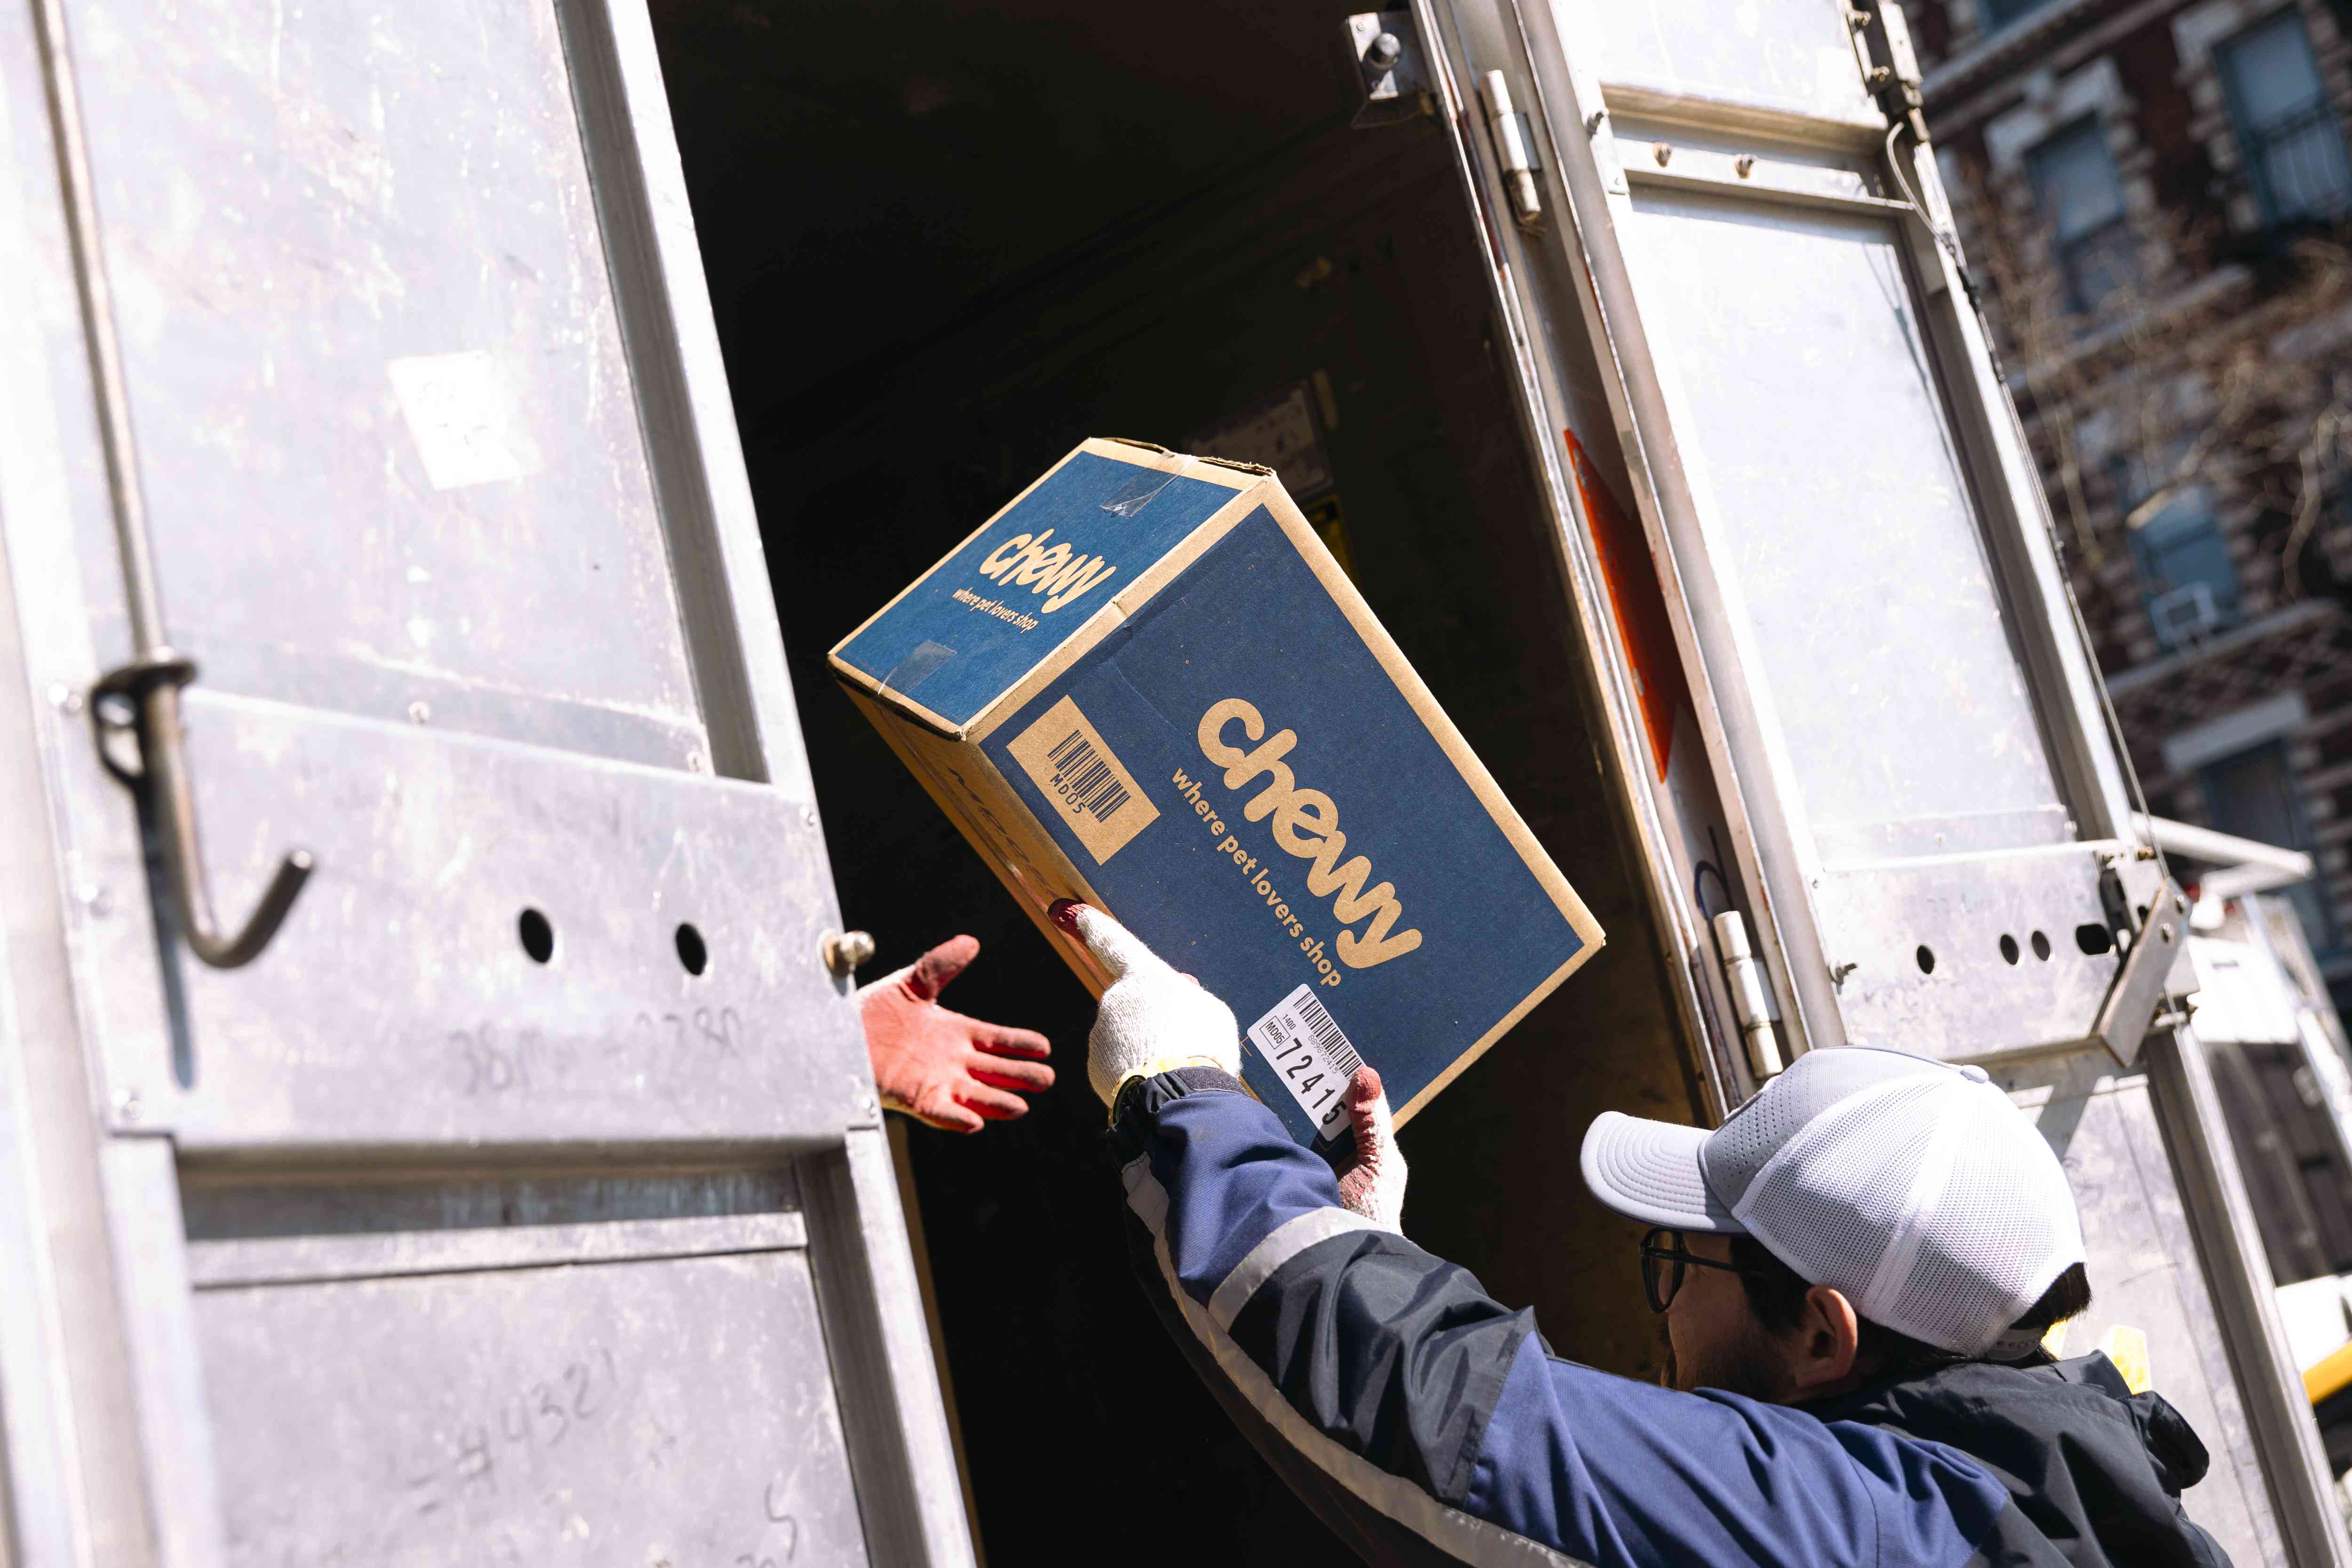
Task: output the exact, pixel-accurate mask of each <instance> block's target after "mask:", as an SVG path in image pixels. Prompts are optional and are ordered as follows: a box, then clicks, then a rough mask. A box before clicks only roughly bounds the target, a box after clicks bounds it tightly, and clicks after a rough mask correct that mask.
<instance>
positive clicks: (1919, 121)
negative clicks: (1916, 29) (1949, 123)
mask: <svg viewBox="0 0 2352 1568" xmlns="http://www.w3.org/2000/svg"><path fill="white" fill-rule="evenodd" d="M1846 25H1847V26H1850V27H1852V28H1853V35H1854V38H1853V41H1854V53H1855V55H1856V57H1857V58H1859V59H1860V61H1861V64H1862V81H1863V85H1864V87H1866V88H1868V89H1870V95H1871V96H1872V97H1873V98H1874V99H1876V100H1878V110H1879V112H1880V113H1882V114H1884V115H1885V116H1886V118H1887V119H1888V120H1889V121H1903V122H1904V123H1905V124H1906V126H1907V127H1908V128H1909V129H1910V132H1911V135H1912V138H1913V139H1914V140H1915V141H1917V142H1920V143H1922V144H1923V145H1924V144H1925V143H1926V142H1927V115H1926V113H1925V112H1924V107H1925V105H1926V102H1927V100H1926V98H1925V96H1924V95H1923V94H1922V92H1921V90H1920V81H1921V78H1920V74H1919V57H1918V55H1917V53H1916V51H1914V50H1913V48H1912V47H1911V27H1910V24H1909V23H1907V22H1906V21H1905V20H1904V18H1903V7H1902V5H1899V4H1898V3H1897V0H1864V8H1862V9H1860V10H1853V11H1848V12H1847V13H1846Z"/></svg>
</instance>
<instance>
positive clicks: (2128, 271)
mask: <svg viewBox="0 0 2352 1568" xmlns="http://www.w3.org/2000/svg"><path fill="white" fill-rule="evenodd" d="M2025 166H2026V172H2027V174H2028V175H2029V176H2030V177H2031V178H2032V182H2033V198H2034V200H2035V202H2037V203H2038V204H2039V205H2040V206H2041V209H2042V222H2043V223H2045V224H2047V225H2048V226H2049V228H2050V234H2051V258H2052V259H2053V261H2055V262H2056V263H2057V265H2058V270H2059V274H2060V276H2061V277H2062V278H2063V279H2064V280H2065V289H2066V306H2067V308H2068V309H2069V310H2097V309H2098V308H2099V306H2100V305H2101V304H2102V303H2103V302H2104V301H2105V300H2106V299H2107V297H2108V296H2109V295H2111V294H2113V293H2114V292H2116V290H2117V289H2123V288H2126V287H2128V286H2129V285H2131V284H2134V283H2137V281H2138V280H2139V268H2138V266H2137V261H2136V259H2135V258H2134V255H2133V240H2132V230H2131V219H2130V218H2129V217H2128V216H2126V214H2125V212H2124V184H2123V180H2122V179H2121V177H2120V176H2118V175H2117V174H2116V160H2115V155H2114V154H2113V153H2109V152H2108V151H2107V137H2106V132H2105V131H2104V130H2102V129H2101V128H2100V126H2099V122H2098V121H2097V120H2096V119H2095V118H2093V119H2090V120H2084V121H2077V122H2075V123H2074V124H2073V125H2071V126H2069V127H2067V128H2066V129H2065V130H2063V131H2061V132H2058V133H2057V134H2056V135H2054V136H2053V137H2051V138H2050V139H2049V140H2048V141H2046V142H2042V145H2040V146H2039V147H2036V148H2034V149H2033V151H2032V152H2031V153H2027V154H2026V155H2025Z"/></svg>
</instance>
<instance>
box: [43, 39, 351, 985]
mask: <svg viewBox="0 0 2352 1568" xmlns="http://www.w3.org/2000/svg"><path fill="white" fill-rule="evenodd" d="M34 10H35V12H36V13H37V16H36V23H37V31H38V34H39V37H40V47H41V65H42V76H43V80H44V83H45V85H46V86H47V89H48V100H49V101H48V109H49V123H50V134H51V136H52V138H53V139H54V141H55V143H56V146H57V159H58V183H59V184H61V185H62V186H63V187H64V194H65V198H66V200H65V210H66V230H67V237H68V241H69V242H70V245H71V247H72V254H73V263H74V287H75V292H76V293H77V294H78V295H79V297H80V304H81V316H82V336H83V339H84V341H85V342H86V343H87V344H88V346H89V371H90V380H91V382H92V384H94V386H95V388H96V392H97V397H96V401H97V404H98V410H97V412H98V432H99V444H100V448H101V449H102V451H103V454H104V458H105V465H106V488H107V495H108V500H110V502H111V503H112V504H111V510H112V511H113V513H114V545H115V552H116V553H117V554H118V555H120V556H121V560H122V588H123V597H124V598H125V599H126V600H127V601H128V602H129V608H130V618H131V647H132V652H131V662H130V663H128V664H126V665H124V666H123V667H122V668H120V669H117V670H114V671H113V672H111V673H110V674H109V675H108V676H106V677H105V678H104V679H101V680H100V681H99V683H98V684H97V686H96V687H94V688H93V689H91V691H90V701H89V711H90V721H91V723H92V725H93V726H94V727H95V728H96V730H97V741H98V754H99V760H100V761H101V762H103V763H105V764H106V768H107V771H108V772H109V773H112V774H113V775H114V776H115V777H116V778H118V779H120V780H121V781H122V783H123V784H127V785H129V786H130V787H131V788H132V789H133V790H138V791H143V792H144V793H145V795H146V799H147V804H148V807H149V809H150V810H152V812H153V813H154V814H155V819H156V824H157V826H158V828H159V829H160V831H161V835H162V837H163V870H164V879H165V880H166V881H167V882H168V883H169V884H170V889H169V891H170V895H171V901H172V909H173V913H174V914H175V915H177V917H178V920H179V926H180V936H181V939H182V940H183V941H184V942H186V943H187V944H188V951H189V952H193V953H194V954H195V955H196V956H197V957H198V958H199V959H201V960H203V961H204V962H205V963H208V964H210V965H212V967H214V968H215V969H235V968H236V967H238V966H239V965H240V964H246V963H252V962H253V960H254V959H255V958H256V957H257V956H259V954H260V952H261V950H262V949H263V948H265V947H268V945H269V939H270V938H272V937H274V936H276V935H277V934H278V926H279V925H280V924H282V923H283V922H284V921H285V919H286V912H287V911H288V910H290V909H292V908H293V907H294V899H295V896H296V895H297V894H299V892H301V890H302V884H303V883H304V882H305V881H307V880H309V879H310V868H311V860H310V852H309V851H308V850H304V849H297V850H294V851H292V852H291V853H290V854H289V855H287V856H286V858H284V859H282V860H280V861H279V862H278V870H277V872H276V873H275V874H274V875H273V876H272V877H271V878H270V879H269V886H268V889H265V890H264V891H263V893H262V895H261V901H260V902H259V903H258V904H257V905H256V906H255V907H254V910H253V913H252V915H251V917H250V918H248V919H247V921H246V922H245V924H244V925H243V926H241V927H239V928H238V929H237V930H236V931H233V932H224V931H222V930H221V929H220V927H219V925H218V924H217V923H216V922H215V920H214V917H213V897H212V887H211V884H210V882H209V881H208V880H207V879H206V878H205V856H204V845H203V843H202V842H201V841H200V840H199V838H198V837H197V836H196V801H195V790H194V783H193V781H192V780H191V778H190V776H189V772H188V752H187V742H186V736H185V734H184V731H183V729H182V727H181V723H180V688H182V687H184V686H185V685H186V684H187V683H188V682H190V681H191V680H194V679H195V678H196V666H195V661H194V660H193V659H190V658H185V657H184V656H182V655H181V654H179V653H177V652H175V651H174V650H173V648H172V647H171V646H170V645H169V644H168V643H166V642H165V641H164V638H163V592H162V590H161V588H160V587H159V586H158V584H157V581H156V574H155V543H154V541H153V539H152V537H151V536H150V535H149V533H148V531H147V502H146V498H145V497H144V496H143V495H142V493H141V491H140V487H139V458H138V452H137V449H136V447H133V445H132V443H131V398H130V394H129V392H128V390H127V389H126V387H125V384H124V381H123V374H122V353H121V348H120V346H119V345H118V344H117V343H116V342H115V337H114V311H113V308H112V305H111V304H110V300H109V297H108V291H107V282H106V267H105V261H104V258H103V257H102V256H101V254H100V249H99V243H98V199H97V195H96V191H95V187H94V185H93V184H92V183H91V179H90V172H89V148H88V146H87V145H86V144H85V142H83V140H82V125H81V108H80V105H79V101H78V100H77V99H76V98H75V95H74V77H73V64H72V61H71V59H70V58H68V55H67V52H66V23H65V11H64V7H63V5H61V4H60V0H40V3H39V4H38V5H36V6H35V7H34ZM126 743H127V745H128V746H129V747H130V748H131V749H134V750H135V752H136V761H135V763H134V762H133V761H131V759H130V758H129V757H127V756H125V755H124V754H122V750H121V748H123V747H125V745H126Z"/></svg>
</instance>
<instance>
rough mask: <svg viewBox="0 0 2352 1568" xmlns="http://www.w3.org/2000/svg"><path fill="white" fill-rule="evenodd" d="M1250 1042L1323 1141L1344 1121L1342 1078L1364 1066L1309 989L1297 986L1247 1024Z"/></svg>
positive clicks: (1345, 1103) (1344, 1081)
mask: <svg viewBox="0 0 2352 1568" xmlns="http://www.w3.org/2000/svg"><path fill="white" fill-rule="evenodd" d="M1249 1037H1250V1044H1252V1045H1254V1046H1255V1047H1257V1054H1258V1055H1260V1056H1262V1057H1264V1058H1265V1060H1266V1065H1267V1066H1269V1067H1271V1068H1274V1073H1275V1076H1276V1078H1278V1079H1281V1080H1282V1087H1283V1088H1285V1089H1288V1090H1289V1091H1290V1098H1291V1099H1293V1100H1297V1102H1298V1109H1299V1110H1303V1111H1305V1112H1306V1113H1307V1121H1312V1122H1313V1123H1315V1135H1316V1136H1317V1137H1318V1138H1328V1137H1331V1136H1333V1135H1334V1134H1335V1133H1337V1132H1338V1131H1339V1129H1340V1128H1341V1127H1344V1126H1346V1125H1347V1121H1348V1093H1347V1090H1348V1080H1349V1079H1351V1078H1353V1077H1355V1075H1356V1069H1357V1068H1360V1067H1362V1066H1363V1065H1364V1058H1361V1057H1360V1056H1358V1055H1357V1054H1356V1047H1353V1046H1351V1045H1349V1043H1348V1037H1347V1036H1346V1035H1345V1034H1343V1033H1342V1032H1341V1031H1340V1028H1339V1022H1338V1020H1336V1019H1334V1018H1333V1017H1332V1016H1331V1013H1330V1010H1329V1009H1328V1008H1327V1007H1325V1006H1324V1005H1323V1003H1322V1001H1321V999H1320V998H1318V996H1317V995H1316V994H1315V992H1314V988H1313V987H1311V986H1307V985H1301V986H1300V987H1299V988H1298V989H1297V990H1296V991H1293V992H1292V993H1291V994H1289V995H1287V996H1285V997H1284V998H1283V999H1282V1000H1281V1001H1279V1002H1277V1003H1276V1004H1275V1005H1274V1008H1273V1010H1272V1011H1271V1012H1269V1013H1267V1014H1266V1016H1265V1017H1263V1018H1260V1019H1259V1020H1258V1021H1257V1022H1256V1023H1255V1024H1252V1025H1251V1026H1249Z"/></svg>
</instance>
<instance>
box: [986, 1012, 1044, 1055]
mask: <svg viewBox="0 0 2352 1568" xmlns="http://www.w3.org/2000/svg"><path fill="white" fill-rule="evenodd" d="M971 1043H972V1044H973V1045H975V1046H977V1047H980V1048H981V1049H982V1050H983V1051H986V1052H987V1053H988V1054H989V1055H990V1056H992V1057H1028V1058H1033V1059H1037V1058H1045V1057H1050V1056H1052V1055H1053V1054H1054V1047H1053V1044H1052V1042H1050V1041H1049V1040H1047V1039H1046V1038H1045V1036H1043V1035H1041V1034H1039V1033H1038V1032H1037V1031H1036V1030H1034V1029H1015V1028H1013V1027H1011V1026H1008V1025H1004V1024H983V1023H982V1022H981V1021H980V1020H979V1019H977V1018H974V1019H973V1020H971Z"/></svg>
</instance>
